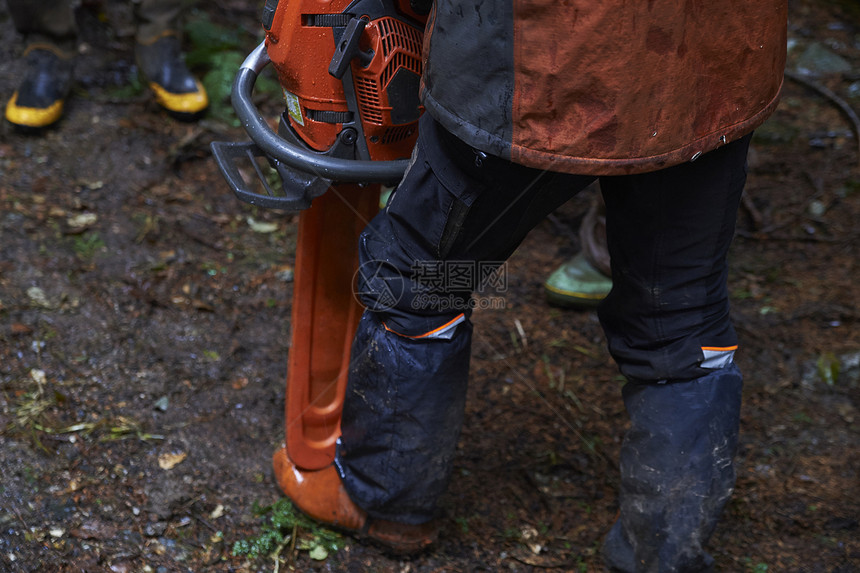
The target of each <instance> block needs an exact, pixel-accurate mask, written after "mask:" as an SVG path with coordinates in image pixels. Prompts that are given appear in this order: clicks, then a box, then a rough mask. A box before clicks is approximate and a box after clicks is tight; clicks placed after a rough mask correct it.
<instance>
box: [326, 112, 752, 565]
mask: <svg viewBox="0 0 860 573" xmlns="http://www.w3.org/2000/svg"><path fill="white" fill-rule="evenodd" d="M421 122H422V123H421V126H420V137H419V141H418V145H417V146H416V149H415V152H414V153H413V157H412V161H411V164H410V168H409V169H408V170H407V173H406V175H405V177H404V179H403V181H402V182H401V183H400V185H399V186H398V188H397V189H396V190H395V192H394V193H393V194H392V196H391V198H390V200H389V203H388V205H387V207H386V208H385V209H384V210H383V211H382V212H381V213H380V214H379V215H378V216H377V217H375V218H374V219H373V220H372V221H371V222H370V224H369V225H368V226H367V228H366V229H365V231H364V233H363V234H362V236H361V239H360V244H359V249H360V262H361V273H360V277H359V284H358V290H359V293H360V295H361V297H362V300H363V301H364V303H365V304H366V305H367V311H366V312H365V315H364V317H363V319H362V321H361V324H360V326H359V329H358V332H357V334H356V337H355V341H354V344H353V350H352V358H353V360H352V366H351V370H350V379H349V385H348V388H347V396H346V401H345V404H344V413H343V421H342V428H343V435H342V438H341V440H340V443H339V446H338V454H337V459H336V464H337V466H338V469H339V471H340V473H341V477H342V479H343V483H344V486H345V487H346V489H347V491H348V492H349V494H350V496H351V497H352V499H353V500H354V501H355V502H356V503H357V504H358V505H360V506H361V507H363V508H364V509H365V510H367V511H368V513H369V514H370V515H372V516H375V517H378V518H382V519H388V520H393V521H400V522H404V523H422V522H426V521H428V520H430V519H432V518H433V517H434V516H435V514H436V501H437V499H438V497H439V495H440V494H441V493H442V492H443V491H444V490H445V487H446V485H447V482H448V479H449V476H450V473H451V468H452V458H453V455H454V451H455V447H456V443H457V439H458V433H459V430H460V426H461V423H462V417H463V407H464V402H465V393H466V383H467V378H468V369H469V349H470V342H471V325H470V323H469V320H468V318H469V308H470V300H471V299H470V296H471V293H472V291H474V290H476V288H479V287H480V286H481V284H480V279H481V278H482V277H484V276H485V275H484V274H483V273H482V272H480V271H481V270H482V269H484V268H485V267H486V266H489V267H490V268H492V267H494V265H498V264H501V263H502V262H503V261H505V260H506V259H507V258H508V257H509V256H510V255H511V254H512V253H513V252H514V250H515V249H516V248H517V246H518V245H519V244H520V242H521V241H522V240H523V238H524V237H525V236H526V234H527V233H528V232H529V230H530V229H532V228H533V227H534V226H535V225H536V224H537V223H538V222H539V221H541V220H542V219H543V218H544V217H545V216H546V215H547V214H548V213H550V212H552V211H553V210H554V209H556V208H557V207H558V206H560V205H561V204H562V203H564V202H565V201H566V200H568V199H569V198H570V197H571V196H572V195H574V194H575V193H577V192H578V191H580V190H582V189H584V188H585V187H587V186H588V185H589V184H591V183H592V182H593V181H594V179H595V178H594V177H590V176H576V175H567V174H559V173H554V172H548V171H540V170H535V169H531V168H527V167H523V166H520V165H516V164H512V163H510V162H507V161H504V160H502V159H499V158H496V157H493V156H487V155H485V154H483V153H481V152H479V151H476V150H474V149H472V148H470V147H468V146H467V145H465V144H464V143H462V142H461V141H460V140H458V139H456V138H455V137H454V136H452V135H451V134H449V133H448V132H446V131H445V130H443V129H442V128H441V127H440V126H439V125H438V124H437V123H436V122H435V121H434V120H433V119H432V118H431V117H429V115H427V114H425V116H424V117H423V118H422V120H421ZM748 144H749V137H746V138H744V139H742V140H739V141H736V142H732V143H729V144H728V145H726V146H724V147H722V148H720V149H717V150H715V151H712V152H710V153H708V154H705V155H703V156H701V157H699V158H697V159H696V160H695V161H692V162H689V163H685V164H682V165H678V166H676V167H671V168H668V169H664V170H661V171H656V172H652V173H647V174H642V175H629V176H614V177H601V178H600V186H601V189H602V193H603V198H604V201H605V203H606V229H607V231H606V232H607V242H608V246H609V253H610V256H611V261H612V279H613V289H612V292H611V293H610V294H609V296H608V297H607V298H606V299H605V300H604V302H603V303H602V305H601V307H600V308H599V317H600V320H601V324H602V325H603V328H604V331H605V333H606V337H607V340H608V344H609V349H610V352H611V354H612V356H613V358H614V359H615V360H616V362H617V364H618V366H619V368H620V369H621V372H622V373H623V374H624V375H625V376H626V377H627V379H628V381H629V383H628V384H627V386H625V391H624V392H625V401H626V402H625V403H626V405H627V408H628V411H629V413H630V415H631V419H632V420H633V422H634V427H633V428H632V429H631V433H628V435H627V437H626V438H625V443H624V446H623V451H622V460H621V467H622V488H621V500H620V504H621V519H620V520H619V524H617V525H616V528H614V529H613V535H612V536H610V539H608V540H607V546H609V545H610V543H609V542H610V541H611V547H610V552H611V553H616V554H618V555H619V558H623V560H622V561H620V562H615V563H613V562H612V561H610V560H609V559H607V562H608V563H610V564H611V565H612V566H613V567H615V568H616V569H617V570H628V569H629V570H631V571H633V570H635V571H686V570H690V571H692V570H698V569H697V568H701V567H700V566H702V567H704V566H705V565H706V564H707V561H708V559H707V557H706V556H705V554H704V553H703V550H702V549H701V547H702V545H703V544H704V542H705V541H707V537H708V535H710V532H711V530H712V529H713V524H714V523H716V519H717V517H718V515H719V512H720V510H721V509H722V504H723V503H724V502H725V500H726V499H727V498H728V495H729V494H730V492H731V488H732V485H733V483H734V474H733V471H732V467H731V458H732V455H733V454H734V444H735V442H736V436H737V420H738V409H739V403H740V373H739V372H738V371H737V368H736V367H734V366H733V364H732V356H733V352H734V349H735V348H736V344H737V339H736V335H735V333H734V330H733V329H732V326H731V324H730V320H729V303H728V292H727V285H726V278H727V263H726V257H727V252H728V249H729V245H730V243H731V239H732V236H733V233H734V224H735V217H736V213H737V208H738V205H739V202H740V196H741V192H742V189H743V185H744V182H745V176H746V167H745V166H746V152H747V147H748ZM470 267H471V268H472V269H475V270H476V271H477V272H474V273H473V274H472V279H471V282H470V281H469V280H463V277H462V276H461V275H462V270H463V269H464V268H470ZM440 269H441V270H440ZM450 269H457V270H458V272H457V274H456V275H453V274H451V273H446V270H450ZM430 271H433V272H430ZM691 385H692V386H691ZM693 387H696V388H699V387H703V388H704V389H705V390H706V391H705V392H698V391H696V392H690V391H687V390H686V389H688V388H693ZM676 394H677V395H679V396H683V397H684V399H685V400H686V403H685V404H686V405H685V406H684V408H691V409H692V410H694V411H695V412H696V416H692V414H691V415H690V416H686V417H684V416H677V415H676V414H677V412H676V411H675V409H674V406H673V404H675V403H676V400H675V398H672V396H673V395H676ZM678 403H679V404H680V403H682V402H678ZM643 412H648V414H647V415H646V414H643ZM637 420H638V421H639V426H637ZM676 421H677V424H675V422H676ZM655 424H656V425H657V426H659V427H655ZM673 424H675V425H673ZM676 426H677V427H676ZM669 436H671V439H670V437H669ZM685 440H686V441H685ZM686 444H692V445H693V446H694V450H695V451H691V450H689V449H686ZM715 452H719V455H718V456H717V454H716V453H715ZM717 457H718V458H719V459H718V460H717V459H716V458H717ZM689 458H695V460H690V459H689ZM685 460H686V461H685ZM694 461H695V463H693V462H694ZM686 462H690V463H689V464H687V465H685V463H686ZM664 463H665V464H673V467H675V468H684V467H686V468H688V470H689V473H690V474H694V475H688V474H687V472H685V471H680V472H676V473H677V474H679V475H674V474H673V475H669V474H668V473H667V474H666V475H665V476H664V478H661V479H665V480H669V481H671V480H675V481H677V480H679V479H680V480H682V482H683V483H684V484H686V485H690V484H691V483H694V482H696V480H699V481H702V480H704V481H707V482H708V484H710V485H708V486H702V487H699V488H698V489H695V491H696V492H697V493H696V494H694V495H692V496H691V500H690V503H688V504H677V506H678V508H677V511H674V510H671V509H668V510H666V511H665V512H664V513H660V514H654V512H653V511H652V510H648V511H650V513H649V514H648V515H644V514H637V508H638V507H642V504H641V503H635V504H631V502H630V500H631V499H633V498H632V497H631V496H633V495H637V492H638V494H641V495H644V496H650V498H649V499H650V503H648V504H645V505H646V506H648V507H651V508H659V507H663V506H664V505H665V504H664V503H663V502H665V501H667V500H665V499H662V500H661V496H664V495H667V494H668V492H670V491H675V492H677V491H678V490H677V488H680V487H682V486H681V483H674V484H667V483H662V482H660V483H657V484H651V485H650V486H648V487H646V486H644V485H643V484H642V479H641V475H639V470H640V469H641V468H643V467H648V464H657V465H660V464H664ZM714 463H717V464H719V466H720V470H719V471H718V472H716V474H718V479H717V478H714V475H716V474H715V473H714V470H713V464H714ZM669 473H671V472H669ZM683 480H687V481H683ZM667 487H668V489H667ZM672 488H675V489H674V490H673V489H672ZM702 492H704V493H702ZM700 493H702V496H701V497H700V495H699V494H700ZM640 501H641V500H640ZM697 504H698V505H697ZM694 506H695V507H694ZM690 511H694V512H695V511H698V512H699V514H698V517H697V518H696V519H693V518H690ZM702 512H704V513H706V514H707V515H704V516H703V515H702ZM667 527H668V528H669V529H673V528H676V529H677V528H680V529H682V530H683V531H679V532H678V533H677V534H676V535H674V536H673V537H672V539H671V543H670V545H671V547H668V548H667V547H666V546H664V544H661V540H662V539H663V538H662V536H661V534H660V533H659V532H660V531H663V530H665V528H667ZM692 538H695V539H696V542H695V543H692V544H691V543H687V542H688V541H690V539H692ZM679 546H684V551H687V550H688V548H689V547H693V549H692V550H690V551H692V553H694V555H692V556H690V555H687V556H685V557H679V556H678V555H677V554H678V550H677V547H679ZM673 547H675V549H673ZM696 548H698V549H696ZM622 554H623V555H622ZM631 564H633V565H631ZM690 564H692V565H690ZM629 567H633V568H632V569H630V568H629Z"/></svg>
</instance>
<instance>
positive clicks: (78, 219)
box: [66, 213, 99, 229]
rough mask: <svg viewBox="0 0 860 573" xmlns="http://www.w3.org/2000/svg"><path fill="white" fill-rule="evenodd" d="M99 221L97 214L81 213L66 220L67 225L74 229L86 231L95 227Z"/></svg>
mask: <svg viewBox="0 0 860 573" xmlns="http://www.w3.org/2000/svg"><path fill="white" fill-rule="evenodd" d="M98 220H99V217H98V215H96V214H95V213H81V214H80V215H74V216H73V217H69V218H68V219H66V223H67V224H68V225H69V227H71V228H73V229H84V228H86V227H91V226H93V225H95V224H96V221H98Z"/></svg>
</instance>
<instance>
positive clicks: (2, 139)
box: [0, 0, 860, 573]
mask: <svg viewBox="0 0 860 573" xmlns="http://www.w3.org/2000/svg"><path fill="white" fill-rule="evenodd" d="M121 4H122V3H119V2H98V1H91V2H86V3H85V5H84V6H83V8H82V10H81V13H82V14H81V18H82V21H83V22H84V23H85V24H86V26H85V29H84V30H83V32H82V35H83V40H84V46H83V48H82V50H81V53H80V55H79V57H78V62H77V66H76V85H75V90H74V93H73V96H72V97H71V98H70V100H69V102H68V105H67V109H66V115H65V118H64V119H63V121H62V122H61V123H60V124H59V125H58V126H57V127H56V128H55V129H52V130H50V131H48V132H46V133H44V134H41V135H35V136H34V135H23V134H20V133H17V132H15V131H13V130H12V129H10V126H9V125H8V124H5V123H4V125H3V126H2V127H0V471H2V482H0V508H2V510H0V570H2V571H53V572H58V571H116V572H124V571H129V572H130V571H159V572H172V571H271V570H273V568H274V566H275V564H274V562H273V561H272V560H270V559H266V558H259V559H250V558H248V557H246V556H234V555H233V554H232V547H233V544H234V543H235V542H236V541H238V540H242V539H252V538H254V537H255V536H258V535H259V534H260V532H261V527H262V526H263V523H264V522H263V521H261V519H260V517H259V516H258V515H257V514H256V513H255V510H254V508H255V506H265V505H269V504H272V503H273V502H275V501H276V500H278V499H279V498H280V497H281V495H280V492H279V490H278V488H277V486H276V484H275V482H274V479H273V474H272V470H271V463H270V459H271V455H272V453H273V452H274V451H275V449H276V447H277V446H278V445H279V444H280V443H281V441H282V439H283V402H284V378H285V372H286V358H287V353H288V350H289V348H288V346H289V332H290V324H289V317H290V305H291V294H292V284H291V282H290V280H291V271H292V264H293V262H294V261H293V255H294V252H295V235H296V227H295V223H296V217H295V216H293V215H285V214H283V213H277V212H268V211H264V210H259V209H256V208H253V207H251V206H248V205H246V204H244V203H240V202H239V201H237V200H236V199H235V197H234V196H233V195H232V193H231V192H230V190H229V189H228V188H227V186H226V184H225V183H224V182H223V180H222V178H221V176H220V174H219V173H218V171H217V169H216V167H215V165H214V163H213V161H212V158H211V156H210V153H209V150H208V149H209V148H208V144H209V143H210V142H211V141H213V140H240V139H244V138H245V137H244V134H243V133H242V132H241V130H239V129H238V128H236V127H234V126H233V125H230V123H229V122H225V121H223V120H221V119H219V118H218V117H213V116H210V117H209V118H206V119H204V120H202V121H200V122H197V123H179V122H176V121H173V120H171V119H170V118H169V117H167V116H166V115H165V114H164V113H163V112H161V111H160V110H159V109H158V107H157V106H156V105H155V104H154V103H153V101H152V100H151V98H150V97H149V96H148V95H147V94H146V93H145V92H139V93H138V94H137V95H134V96H127V95H117V94H118V93H124V92H122V91H121V88H122V87H123V86H124V85H125V84H127V83H128V82H129V81H130V80H129V77H130V76H131V75H132V74H133V72H134V68H133V53H132V44H131V39H130V37H129V35H128V31H127V26H128V21H127V18H125V19H124V17H123V11H122V9H121V8H119V7H118V5H121ZM257 4H259V2H250V1H243V0H229V1H225V2H217V3H210V4H207V5H206V6H205V7H201V10H205V12H206V13H207V14H208V16H209V17H210V18H211V19H212V21H214V22H218V23H221V24H223V25H227V26H231V27H233V28H235V27H236V25H235V22H246V23H247V24H245V25H243V26H242V29H241V30H240V32H241V34H243V36H242V37H243V38H246V39H247V51H250V49H251V48H253V46H254V45H256V43H257V42H258V41H259V38H258V37H255V35H254V34H255V33H254V32H253V30H255V22H256V21H257V18H258V8H259V7H258V6H257ZM126 16H127V14H126ZM197 16H199V13H198V14H197ZM192 17H195V16H194V15H193V16H192ZM123 30H124V33H120V31H123ZM0 34H2V37H3V38H4V40H5V41H4V42H3V45H2V46H0V62H2V64H0V70H2V74H0V94H2V98H3V101H4V102H5V101H6V99H7V98H8V97H9V96H10V95H11V93H12V92H13V90H14V88H15V85H16V78H17V77H19V74H20V73H21V69H22V68H21V63H20V61H19V60H18V58H19V56H20V54H21V51H22V44H21V42H20V40H21V39H20V37H19V36H17V35H16V33H15V31H14V28H13V26H12V24H11V21H10V19H9V16H8V13H7V11H6V9H5V5H4V6H3V7H2V8H0ZM790 35H791V39H792V50H791V53H790V60H791V69H792V70H796V69H798V68H805V69H809V68H815V69H817V71H819V72H824V73H821V74H819V75H817V76H815V77H814V79H813V80H812V82H813V84H814V85H808V84H809V81H808V80H803V81H801V80H794V79H788V80H787V81H786V84H785V90H784V97H783V102H782V104H781V107H780V108H779V110H778V111H777V112H776V114H775V116H774V117H773V118H772V119H771V120H769V121H768V123H767V124H766V125H765V126H764V127H763V128H762V129H761V130H759V132H758V134H757V136H756V138H755V140H754V145H753V151H752V153H751V157H750V174H749V183H748V188H747V192H746V197H745V201H744V205H743V208H742V210H741V212H740V217H739V225H738V232H737V239H736V242H735V244H734V247H733V250H732V259H731V276H730V286H731V292H732V301H733V317H734V320H735V322H736V324H737V327H738V330H739V333H740V337H741V350H740V352H739V353H738V357H737V360H738V362H739V364H740V366H741V367H742V369H743V370H744V372H745V376H746V387H745V406H744V410H743V418H742V430H743V434H742V440H741V448H740V454H739V459H738V472H739V478H738V486H737V491H736V494H735V496H734V497H733V499H732V500H731V502H730V504H729V506H728V509H727V511H726V514H725V518H724V519H723V521H722V522H721V524H720V526H719V527H718V529H717V531H716V533H715V534H714V537H713V539H712V542H711V551H712V553H713V555H714V557H715V558H716V562H717V566H718V570H721V571H752V572H758V573H761V572H764V571H770V572H782V571H798V572H799V571H804V572H837V571H838V572H842V573H848V572H856V571H860V525H858V520H860V495H858V493H860V389H858V386H860V382H858V376H860V323H858V318H860V310H858V303H857V301H858V300H860V268H858V258H860V223H858V221H860V168H858V165H860V156H858V153H860V152H858V138H857V133H856V132H855V131H854V129H855V128H856V125H853V124H852V121H856V116H855V119H854V120H852V119H851V118H850V117H849V115H848V114H847V113H846V110H845V109H841V108H840V103H843V104H845V105H847V106H848V108H849V109H851V108H853V110H854V111H855V112H856V111H857V110H858V109H860V10H858V8H857V5H856V3H851V2H847V3H845V4H842V3H838V2H824V1H823V0H797V1H793V2H791V30H790ZM243 55H244V54H243ZM833 56H837V57H838V59H837V58H834V57H833ZM810 62H812V63H810ZM815 69H813V71H815ZM202 71H205V70H201V72H202ZM801 79H802V78H801ZM821 88H825V89H824V90H822V89H821ZM261 105H263V106H264V109H267V110H269V111H270V112H271V113H272V114H276V113H277V112H278V111H279V107H280V106H281V105H282V104H281V103H280V102H278V101H276V100H272V101H268V100H263V101H261ZM588 201H589V199H588V197H576V198H573V199H572V200H571V201H570V202H569V203H568V204H567V205H565V206H564V207H563V208H562V209H560V211H559V212H558V213H556V214H555V215H554V216H553V217H552V218H550V219H548V220H546V221H545V222H543V223H542V224H540V225H539V226H538V227H537V228H536V229H535V231H534V232H533V233H532V234H531V235H530V236H529V238H528V239H527V240H526V242H525V243H524V244H523V245H522V247H521V248H520V249H519V251H518V252H517V253H516V254H515V255H514V257H513V258H512V259H511V261H510V263H509V265H508V269H507V273H508V274H507V276H508V290H507V292H506V294H505V297H504V298H505V304H504V308H501V309H495V310H480V311H478V312H476V314H475V317H474V322H475V324H476V333H477V335H476V339H475V345H474V360H473V365H472V380H471V387H470V394H469V403H468V412H467V418H466V425H465V428H464V430H463V435H462V440H461V443H460V446H459V451H458V457H457V460H456V469H455V475H454V479H453V483H452V485H451V488H450V490H449V492H448V494H447V495H446V496H445V498H444V501H443V504H444V509H445V511H446V512H447V520H446V521H445V525H444V528H443V530H442V534H441V541H440V543H439V545H438V547H436V548H435V550H433V551H432V552H429V553H427V554H424V555H421V556H419V557H417V558H415V559H413V560H409V561H404V560H400V559H396V558H391V557H389V556H387V555H385V554H383V553H381V552H379V551H378V550H377V549H375V548H373V547H370V546H366V545H363V544H361V543H359V542H356V541H354V540H350V539H347V540H345V547H344V548H342V549H341V550H340V551H338V552H335V553H331V554H329V555H328V557H327V558H326V559H323V560H315V559H313V558H312V555H311V554H310V553H309V552H308V551H306V550H303V549H302V547H304V546H305V545H303V543H302V541H303V540H306V539H307V538H308V536H309V535H310V534H311V533H310V532H309V531H303V530H302V529H299V530H297V531H296V532H295V536H296V538H297V543H295V545H289V544H288V545H287V546H286V547H285V548H284V549H283V551H282V552H281V553H280V558H281V560H282V563H281V565H280V567H281V570H284V568H286V567H289V568H291V569H293V570H297V571H312V570H313V571H365V570H368V571H398V572H431V571H434V572H435V571H500V570H511V571H600V570H601V568H600V561H599V557H598V556H597V555H596V549H597V547H598V546H599V543H600V541H601V538H602V536H603V535H604V534H605V532H606V531H607V529H608V528H609V526H610V524H611V523H612V521H613V519H614V516H615V513H616V510H617V498H616V492H617V478H616V474H617V467H616V461H615V460H616V459H617V456H618V450H619V445H620V440H621V437H622V435H623V432H624V430H625V427H626V418H625V414H624V411H623V405H622V403H621V399H620V392H619V389H620V386H621V384H622V380H621V379H620V377H619V375H618V373H617V370H616V368H615V366H614V365H613V363H612V361H611V359H610V358H609V356H608V354H607V352H606V350H605V346H604V340H603V336H602V333H601V330H600V327H599V325H598V322H597V319H596V315H595V313H594V312H593V311H571V310H559V309H555V308H552V307H550V306H548V305H547V304H546V302H545V301H544V298H543V293H542V290H541V282H542V280H543V279H544V278H545V277H546V276H547V274H548V273H549V272H550V271H551V270H552V269H553V268H554V267H555V266H556V265H558V264H559V263H561V262H562V261H563V260H565V258H567V257H569V256H571V255H572V254H574V253H575V252H576V251H577V247H578V244H577V242H578V240H577V238H576V233H575V232H574V231H572V229H576V225H577V223H578V222H579V220H580V218H581V217H582V215H583V213H584V211H585V208H586V207H587V204H588ZM313 557H319V555H313Z"/></svg>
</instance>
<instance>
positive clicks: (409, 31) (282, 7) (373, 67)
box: [263, 0, 425, 161]
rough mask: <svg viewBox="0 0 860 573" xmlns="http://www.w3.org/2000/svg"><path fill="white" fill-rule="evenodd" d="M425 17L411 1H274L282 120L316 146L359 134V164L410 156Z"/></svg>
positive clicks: (273, 42)
mask: <svg viewBox="0 0 860 573" xmlns="http://www.w3.org/2000/svg"><path fill="white" fill-rule="evenodd" d="M424 20H425V18H424V17H423V16H420V15H418V14H416V13H415V12H414V11H412V9H411V8H410V5H409V0H396V1H390V0H355V1H353V2H348V1H345V0H329V1H325V0H323V1H321V0H279V1H278V0H268V1H267V3H266V7H265V9H264V12H263V26H264V28H265V29H266V42H265V45H266V51H267V52H268V56H269V58H270V59H271V61H272V65H273V66H274V68H275V70H276V71H277V75H278V79H279V81H280V84H281V86H282V87H283V90H284V97H285V99H286V111H285V113H284V116H283V119H284V120H285V121H287V122H288V123H289V126H290V127H291V128H292V129H293V130H294V131H295V132H296V134H297V135H298V136H299V137H300V138H301V139H302V140H303V141H304V142H305V143H306V144H307V145H308V146H309V147H310V148H312V149H314V150H316V151H320V152H324V151H327V150H329V149H331V148H332V147H333V146H334V145H335V143H336V142H337V140H338V138H339V137H342V135H343V134H344V133H345V132H344V130H345V129H346V130H354V131H351V132H350V133H351V134H354V136H355V138H356V139H357V141H356V155H357V156H356V159H368V160H374V161H386V160H393V159H402V158H405V157H408V156H409V154H410V153H411V151H412V148H413V146H414V145H415V140H416V137H417V134H418V118H419V116H420V115H421V111H422V108H421V104H420V102H419V99H418V92H419V83H420V80H421V48H422V43H423V26H424Z"/></svg>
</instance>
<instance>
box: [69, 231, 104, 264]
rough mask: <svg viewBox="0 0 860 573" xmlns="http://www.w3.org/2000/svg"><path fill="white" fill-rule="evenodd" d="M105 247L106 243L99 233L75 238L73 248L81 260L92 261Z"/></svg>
mask: <svg viewBox="0 0 860 573" xmlns="http://www.w3.org/2000/svg"><path fill="white" fill-rule="evenodd" d="M104 246H105V243H104V241H102V238H101V237H100V236H99V235H98V233H86V234H84V235H76V236H75V239H74V246H73V248H74V249H75V253H77V255H78V256H79V257H80V258H82V259H84V260H88V259H92V258H93V257H94V256H95V255H96V253H97V252H99V251H100V250H101V249H102V248H103V247H104Z"/></svg>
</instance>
